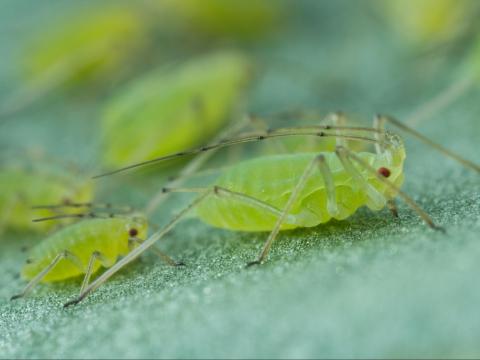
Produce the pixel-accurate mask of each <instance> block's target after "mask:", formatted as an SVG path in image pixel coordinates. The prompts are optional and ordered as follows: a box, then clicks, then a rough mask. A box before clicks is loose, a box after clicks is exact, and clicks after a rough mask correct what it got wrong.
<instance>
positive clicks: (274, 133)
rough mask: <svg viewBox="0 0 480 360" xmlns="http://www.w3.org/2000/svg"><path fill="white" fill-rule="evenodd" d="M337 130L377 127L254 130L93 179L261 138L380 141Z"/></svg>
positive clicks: (370, 129) (359, 129)
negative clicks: (293, 137)
mask: <svg viewBox="0 0 480 360" xmlns="http://www.w3.org/2000/svg"><path fill="white" fill-rule="evenodd" d="M335 130H347V131H366V132H370V133H377V132H378V130H377V129H372V128H365V127H343V126H330V125H323V126H320V125H319V126H305V127H290V128H281V129H276V130H270V131H266V132H254V133H249V134H246V135H243V136H240V137H238V138H235V139H230V140H224V141H220V142H219V143H217V144H212V145H207V146H203V147H200V148H196V149H192V150H187V151H182V152H178V153H174V154H170V155H166V156H162V157H158V158H155V159H151V160H147V161H142V162H139V163H136V164H132V165H128V166H125V167H123V168H120V169H117V170H113V171H110V172H107V173H103V174H100V175H96V176H94V177H93V179H98V178H101V177H104V176H109V175H114V174H118V173H121V172H124V171H127V170H131V169H135V168H138V167H141V166H145V165H152V164H156V163H159V162H162V161H168V160H172V159H176V158H179V157H184V156H190V155H195V154H199V153H202V152H205V151H209V150H213V149H219V148H223V147H228V146H233V145H238V144H244V143H248V142H255V141H261V140H267V139H273V138H280V137H292V136H316V137H325V138H327V137H331V138H341V139H346V140H353V141H364V142H370V143H373V144H376V143H378V142H379V141H378V140H376V139H372V138H367V137H363V136H355V135H339V134H337V133H328V131H335Z"/></svg>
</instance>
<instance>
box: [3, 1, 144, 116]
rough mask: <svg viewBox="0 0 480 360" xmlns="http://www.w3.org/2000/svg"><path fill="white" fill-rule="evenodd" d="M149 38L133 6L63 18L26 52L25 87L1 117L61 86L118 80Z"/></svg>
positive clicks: (7, 102) (9, 102) (107, 8)
mask: <svg viewBox="0 0 480 360" xmlns="http://www.w3.org/2000/svg"><path fill="white" fill-rule="evenodd" d="M147 34H148V28H147V26H146V22H145V21H144V20H143V19H142V14H141V13H140V12H139V11H136V9H135V8H131V7H105V8H101V9H99V10H98V11H93V12H89V13H82V14H81V15H78V14H75V15H74V16H72V17H71V18H68V19H64V20H62V22H61V23H59V24H55V25H54V26H52V27H51V28H49V29H47V30H46V31H45V32H43V33H41V34H40V35H38V38H37V39H36V40H32V41H31V43H30V44H29V45H28V47H27V48H26V50H25V52H26V54H25V56H24V58H23V60H22V61H21V63H22V64H23V68H24V73H25V78H26V81H25V82H26V83H25V85H24V88H23V89H22V90H21V91H19V92H18V93H14V94H13V95H12V97H11V98H10V99H7V100H6V102H5V104H4V105H3V108H2V109H1V112H0V114H2V115H10V114H12V113H14V112H15V111H17V110H20V109H22V108H24V107H26V106H28V105H30V104H31V103H32V102H34V101H36V100H37V99H39V98H40V97H42V96H44V95H46V94H48V93H49V92H51V91H53V90H56V89H58V88H60V87H78V86H80V85H86V84H90V85H91V84H96V86H98V84H100V83H102V82H107V83H109V81H111V79H112V78H113V79H118V78H119V76H120V75H123V74H124V72H125V67H126V65H127V64H130V63H131V62H132V61H133V60H135V59H138V55H139V53H141V51H142V50H143V49H144V48H146V46H147V43H148V42H147V38H148V37H147V36H146V35H147Z"/></svg>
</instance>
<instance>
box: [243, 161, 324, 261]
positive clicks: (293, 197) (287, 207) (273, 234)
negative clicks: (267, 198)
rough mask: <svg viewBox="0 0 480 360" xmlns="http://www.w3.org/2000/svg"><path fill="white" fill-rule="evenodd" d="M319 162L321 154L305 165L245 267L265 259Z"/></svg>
mask: <svg viewBox="0 0 480 360" xmlns="http://www.w3.org/2000/svg"><path fill="white" fill-rule="evenodd" d="M321 162H322V160H321V155H320V156H317V157H315V159H313V160H312V161H311V162H310V164H309V165H308V166H307V167H306V169H305V171H304V172H303V174H302V176H301V178H300V180H299V181H298V183H297V184H296V185H295V187H294V188H293V190H292V194H291V195H290V197H289V199H288V201H287V203H286V205H285V207H284V208H283V209H282V213H281V214H280V216H279V217H278V219H277V222H276V223H275V226H274V228H273V230H272V232H271V233H270V235H269V236H268V238H267V241H266V242H265V245H264V246H263V249H262V251H261V253H260V256H259V257H258V258H257V260H255V261H252V262H250V263H248V264H247V267H249V266H252V265H258V264H261V263H262V262H263V261H264V260H265V258H266V257H267V255H268V253H269V251H270V248H271V247H272V244H273V242H274V241H275V239H276V238H277V235H278V233H279V231H280V228H281V226H282V224H283V223H284V222H285V220H286V218H287V216H288V213H289V212H290V210H291V209H292V206H293V204H294V203H295V201H296V200H297V198H298V196H299V195H300V192H301V191H302V190H303V188H304V187H305V184H306V182H307V180H308V178H309V177H310V175H311V174H312V172H313V170H314V169H315V166H316V165H318V164H319V163H321Z"/></svg>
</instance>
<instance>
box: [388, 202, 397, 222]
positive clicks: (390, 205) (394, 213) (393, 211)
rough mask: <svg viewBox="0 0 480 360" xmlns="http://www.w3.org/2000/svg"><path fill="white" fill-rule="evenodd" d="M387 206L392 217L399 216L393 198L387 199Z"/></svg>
mask: <svg viewBox="0 0 480 360" xmlns="http://www.w3.org/2000/svg"><path fill="white" fill-rule="evenodd" d="M387 207H388V210H390V212H391V214H392V216H393V217H394V218H398V217H399V216H398V208H397V204H396V202H395V200H394V199H389V200H388V201H387Z"/></svg>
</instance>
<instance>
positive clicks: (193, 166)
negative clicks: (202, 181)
mask: <svg viewBox="0 0 480 360" xmlns="http://www.w3.org/2000/svg"><path fill="white" fill-rule="evenodd" d="M250 121H251V120H250V117H248V116H245V117H243V118H242V119H241V120H240V121H238V122H235V123H234V124H233V125H232V126H230V127H228V128H227V129H225V130H224V131H222V132H221V133H220V135H218V136H217V137H216V138H215V139H214V141H213V142H214V143H217V142H219V141H222V139H225V138H229V137H231V136H233V135H235V134H237V133H238V132H239V131H241V130H242V129H244V128H245V127H246V126H248V125H249V124H250ZM214 154H215V151H206V152H202V153H200V154H198V155H197V156H196V157H195V158H193V159H192V160H191V161H190V162H189V163H188V164H187V165H186V166H185V167H184V168H183V169H182V171H181V172H180V173H179V174H178V176H176V177H175V178H174V179H172V180H170V181H168V182H167V183H166V184H165V186H164V188H174V187H179V186H181V185H182V184H183V183H184V181H185V179H186V178H188V177H189V176H190V175H192V174H194V173H196V172H197V171H198V170H199V169H200V168H201V167H202V166H203V165H204V164H205V163H206V162H207V161H208V160H209V159H210V158H211V157H212V156H213V155H214ZM166 199H167V196H166V193H165V192H163V191H161V190H160V191H159V192H158V193H156V194H155V195H154V196H153V198H152V200H150V202H149V203H148V204H147V206H146V208H145V214H146V215H147V216H149V215H151V214H152V213H153V212H154V211H155V210H156V209H158V207H159V206H160V205H161V204H162V203H163V202H164V201H165V200H166Z"/></svg>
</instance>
